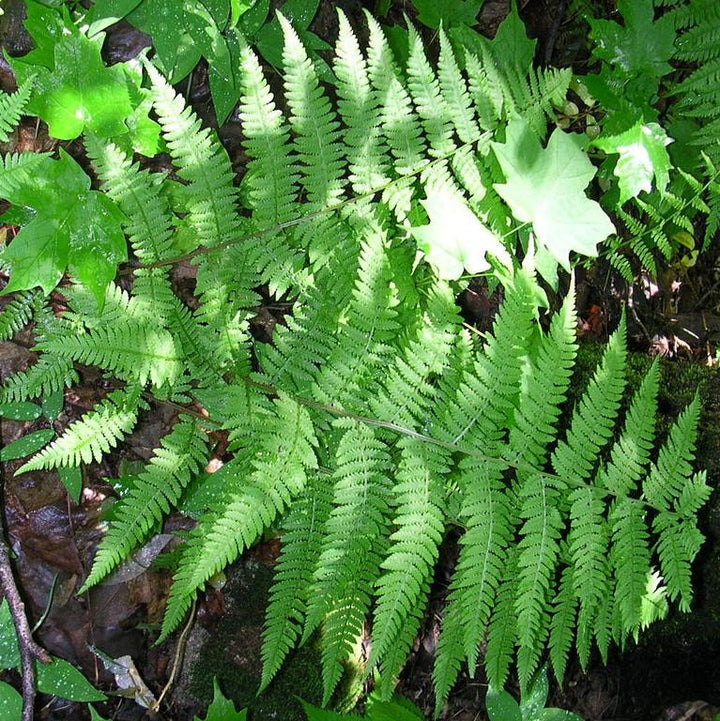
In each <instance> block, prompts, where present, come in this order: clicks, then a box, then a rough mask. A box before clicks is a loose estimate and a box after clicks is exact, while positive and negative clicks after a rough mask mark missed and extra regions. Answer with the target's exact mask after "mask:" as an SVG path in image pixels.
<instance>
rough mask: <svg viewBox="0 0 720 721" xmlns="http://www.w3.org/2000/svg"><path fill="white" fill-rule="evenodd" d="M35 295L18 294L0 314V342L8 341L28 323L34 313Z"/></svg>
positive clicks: (36, 298) (26, 292)
mask: <svg viewBox="0 0 720 721" xmlns="http://www.w3.org/2000/svg"><path fill="white" fill-rule="evenodd" d="M38 297H39V296H38V294H37V293H31V292H28V291H25V292H22V293H18V294H16V295H15V297H14V298H13V299H12V300H11V301H10V302H9V303H7V304H6V305H5V306H4V307H3V309H2V313H0V341H4V340H9V339H10V338H12V337H13V336H14V335H15V333H17V332H18V331H19V330H20V329H21V328H22V327H23V326H25V325H27V324H28V323H29V322H30V319H31V318H32V317H33V315H34V313H35V307H36V303H37V300H38Z"/></svg>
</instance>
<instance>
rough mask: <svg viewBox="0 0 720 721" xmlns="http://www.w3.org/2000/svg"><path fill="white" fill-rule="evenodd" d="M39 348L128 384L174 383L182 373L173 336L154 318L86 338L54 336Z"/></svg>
mask: <svg viewBox="0 0 720 721" xmlns="http://www.w3.org/2000/svg"><path fill="white" fill-rule="evenodd" d="M37 348H38V349H39V350H41V351H44V352H45V353H51V354H53V355H54V356H59V357H62V358H67V359H72V360H74V361H77V362H79V363H86V364H88V365H97V366H100V367H101V368H106V369H107V370H111V371H113V372H114V373H117V374H118V375H119V376H120V377H121V378H124V379H126V380H128V381H136V382H137V383H139V384H141V385H144V384H145V383H146V382H147V381H148V380H150V381H151V382H152V384H153V385H155V386H161V385H163V384H165V383H172V382H173V380H174V379H175V378H177V377H178V376H179V375H180V373H181V372H182V365H181V361H182V355H181V353H180V352H179V350H178V348H177V345H176V342H175V339H174V338H173V336H172V335H170V333H168V332H167V331H166V330H164V329H162V328H158V327H157V325H156V324H154V323H151V322H150V319H147V320H144V322H141V321H140V320H139V319H135V318H131V317H128V318H126V319H125V322H123V323H115V324H113V325H108V326H99V327H97V328H93V329H91V330H90V331H88V332H87V333H85V334H84V335H76V336H74V337H70V338H68V337H51V338H47V339H46V340H44V341H42V342H41V343H39V344H38V345H37Z"/></svg>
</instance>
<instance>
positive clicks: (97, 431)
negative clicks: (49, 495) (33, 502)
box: [17, 387, 148, 473]
mask: <svg viewBox="0 0 720 721" xmlns="http://www.w3.org/2000/svg"><path fill="white" fill-rule="evenodd" d="M147 407H148V406H147V404H146V403H145V402H144V401H142V399H141V398H140V389H139V388H137V387H135V388H129V389H127V390H122V391H114V392H113V393H111V394H110V395H109V396H108V397H107V398H106V399H105V400H103V401H100V403H98V405H97V406H95V408H94V409H93V410H92V411H90V412H89V413H86V414H85V415H84V416H83V417H82V418H81V419H80V420H79V421H76V422H75V423H73V424H72V425H71V426H70V427H69V428H68V429H67V430H66V431H65V432H64V433H63V434H62V435H61V436H60V437H59V438H58V439H57V440H55V441H53V442H52V443H51V444H50V445H49V446H47V448H45V449H44V450H42V451H40V452H39V453H38V454H36V455H35V456H33V457H32V458H31V459H30V460H29V461H28V462H27V463H25V464H24V465H23V466H22V467H21V468H19V469H18V471H17V472H18V473H27V472H28V471H37V470H39V469H41V468H65V467H67V466H79V465H80V464H81V463H91V462H92V461H99V460H100V459H101V458H102V456H103V454H104V453H107V452H108V451H109V450H110V449H111V448H114V447H115V446H116V445H117V444H118V442H119V441H120V440H121V439H122V438H123V436H125V435H126V434H128V433H130V431H131V430H132V429H133V427H134V426H135V423H136V422H137V417H138V413H139V412H140V410H141V409H142V408H147Z"/></svg>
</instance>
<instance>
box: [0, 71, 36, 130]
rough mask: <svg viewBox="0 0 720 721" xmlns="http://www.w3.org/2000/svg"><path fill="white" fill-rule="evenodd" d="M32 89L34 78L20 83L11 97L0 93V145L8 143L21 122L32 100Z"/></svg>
mask: <svg viewBox="0 0 720 721" xmlns="http://www.w3.org/2000/svg"><path fill="white" fill-rule="evenodd" d="M32 88H33V78H32V77H30V78H28V79H27V80H26V81H25V82H24V83H20V85H19V87H18V89H17V90H16V91H15V92H14V93H12V94H11V95H8V94H7V93H0V143H6V142H7V140H8V138H9V137H10V133H11V132H12V131H13V130H15V127H16V126H17V124H18V123H19V122H20V117H21V116H22V114H23V111H24V110H25V106H26V105H27V104H28V101H29V100H30V94H31V93H32Z"/></svg>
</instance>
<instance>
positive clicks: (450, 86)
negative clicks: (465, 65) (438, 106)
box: [438, 28, 480, 143]
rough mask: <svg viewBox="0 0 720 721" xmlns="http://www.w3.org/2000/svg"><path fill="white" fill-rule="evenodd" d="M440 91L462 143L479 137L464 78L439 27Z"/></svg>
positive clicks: (478, 128)
mask: <svg viewBox="0 0 720 721" xmlns="http://www.w3.org/2000/svg"><path fill="white" fill-rule="evenodd" d="M438 80H439V81H440V92H441V94H442V97H443V99H444V101H445V103H446V104H447V108H448V112H449V115H450V120H451V121H452V124H453V126H454V127H455V132H456V134H457V136H458V138H459V139H460V142H462V143H474V142H476V141H477V140H478V139H479V138H480V126H479V125H478V123H477V121H476V118H475V111H474V110H473V104H472V98H471V97H470V93H469V92H468V89H467V84H466V82H465V78H464V77H463V75H462V73H461V72H460V68H459V67H458V63H457V59H456V58H455V53H454V52H453V49H452V45H451V44H450V41H449V40H448V37H447V35H446V34H445V31H444V30H443V29H442V28H440V56H439V58H438Z"/></svg>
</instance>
